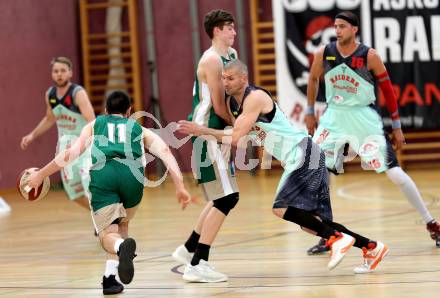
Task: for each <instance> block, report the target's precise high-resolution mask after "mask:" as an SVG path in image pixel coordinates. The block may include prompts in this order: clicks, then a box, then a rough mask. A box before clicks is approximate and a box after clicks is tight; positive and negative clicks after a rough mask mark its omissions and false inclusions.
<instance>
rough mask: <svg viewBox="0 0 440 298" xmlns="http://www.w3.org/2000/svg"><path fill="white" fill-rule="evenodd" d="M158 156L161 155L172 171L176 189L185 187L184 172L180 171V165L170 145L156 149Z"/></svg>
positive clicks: (171, 174) (170, 171)
mask: <svg viewBox="0 0 440 298" xmlns="http://www.w3.org/2000/svg"><path fill="white" fill-rule="evenodd" d="M156 156H157V157H159V158H160V159H161V160H162V161H163V163H164V164H165V166H166V168H167V169H168V171H169V173H170V176H171V179H172V180H173V182H174V185H175V186H176V189H179V188H182V187H184V185H183V176H182V172H181V171H180V168H179V165H178V163H177V161H176V159H175V158H174V156H173V154H172V153H171V151H170V149H169V148H168V146H164V147H163V148H161V149H160V150H158V151H156Z"/></svg>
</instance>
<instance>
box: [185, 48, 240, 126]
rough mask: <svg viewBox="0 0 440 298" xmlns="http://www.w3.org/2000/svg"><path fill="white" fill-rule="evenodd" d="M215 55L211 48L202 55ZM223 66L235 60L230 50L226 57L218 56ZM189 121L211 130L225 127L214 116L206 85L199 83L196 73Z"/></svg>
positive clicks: (222, 122) (220, 120) (232, 51)
mask: <svg viewBox="0 0 440 298" xmlns="http://www.w3.org/2000/svg"><path fill="white" fill-rule="evenodd" d="M211 53H215V51H214V49H213V48H212V47H211V48H209V49H208V50H206V51H205V53H204V54H203V55H206V54H211ZM220 58H221V60H222V62H223V65H225V64H226V63H228V62H229V61H231V60H234V59H237V57H236V55H235V52H234V50H233V49H232V48H229V50H228V57H223V56H220ZM188 120H189V121H194V122H195V123H197V124H200V125H204V126H207V127H211V128H216V129H223V128H224V127H225V123H224V121H223V120H222V119H221V118H220V117H219V116H217V115H216V114H215V112H214V108H213V105H212V101H211V95H210V93H209V88H208V84H206V83H204V82H200V80H199V78H198V76H197V73H196V75H195V81H194V87H193V103H192V111H191V114H190V115H189V116H188Z"/></svg>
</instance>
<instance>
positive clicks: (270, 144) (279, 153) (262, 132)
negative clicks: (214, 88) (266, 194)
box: [229, 86, 308, 170]
mask: <svg viewBox="0 0 440 298" xmlns="http://www.w3.org/2000/svg"><path fill="white" fill-rule="evenodd" d="M254 90H262V91H264V92H266V93H267V94H268V95H269V96H271V94H270V93H269V91H267V90H265V89H263V88H260V87H256V86H248V87H247V88H246V90H245V92H244V95H243V99H242V102H241V105H239V104H238V102H237V101H236V100H235V98H234V97H231V98H230V102H229V105H230V109H231V113H232V115H233V116H234V117H235V118H237V117H238V116H239V115H240V114H241V113H242V111H243V103H244V101H245V100H246V97H247V96H248V95H249V94H250V93H251V92H252V91H254ZM249 135H250V136H251V137H253V138H254V139H255V140H256V141H257V143H258V145H260V146H263V147H264V150H265V151H267V152H268V153H270V154H271V155H272V156H273V157H275V158H276V159H278V160H279V161H281V162H282V163H283V164H284V165H285V168H286V169H287V170H289V169H294V168H295V167H296V166H297V162H298V161H300V160H301V157H302V156H301V154H302V152H301V150H297V146H298V144H299V143H300V142H301V141H302V140H303V139H304V138H307V137H308V134H307V132H306V131H305V130H302V129H298V128H296V127H295V126H293V125H292V124H291V123H290V121H289V120H288V119H287V117H286V115H284V113H283V112H282V111H281V109H280V108H279V107H278V105H277V104H276V103H275V102H274V103H273V109H272V111H271V112H269V113H267V114H264V115H263V114H261V115H259V116H258V119H257V121H256V122H255V125H254V127H253V128H252V130H251V131H250V132H249Z"/></svg>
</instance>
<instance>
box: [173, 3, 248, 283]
mask: <svg viewBox="0 0 440 298" xmlns="http://www.w3.org/2000/svg"><path fill="white" fill-rule="evenodd" d="M204 26H205V31H206V33H207V34H208V36H209V38H210V39H211V41H212V45H211V47H210V48H209V49H208V50H206V51H205V52H204V53H203V55H202V57H201V58H200V61H199V63H198V67H197V73H196V77H195V83H194V90H193V106H192V113H191V115H190V116H189V120H190V121H192V122H194V123H197V124H199V125H204V126H206V127H210V128H216V129H223V128H224V127H225V120H228V119H229V118H228V113H227V111H226V105H225V92H224V88H223V85H222V82H221V74H222V69H223V65H224V64H225V63H226V62H228V61H231V60H233V59H236V58H237V52H236V51H235V50H234V49H233V48H231V46H232V45H233V43H234V38H235V35H236V32H235V29H234V18H233V16H232V15H231V14H230V13H229V12H227V11H224V10H213V11H210V12H209V13H208V14H206V16H205V20H204ZM225 151H227V152H226V153H225ZM222 152H223V153H222ZM192 168H193V172H194V175H195V177H196V178H197V180H198V183H199V184H200V186H201V188H202V190H203V192H204V194H205V197H206V199H207V201H208V202H207V204H206V206H205V208H204V209H203V211H202V212H201V214H200V216H199V218H198V221H197V224H196V226H195V228H194V230H193V232H192V233H191V235H190V237H189V238H188V240H187V241H186V243H185V244H184V245H180V246H179V247H178V248H177V249H176V250H175V251H174V252H173V254H172V256H173V258H174V259H175V260H176V261H178V262H180V263H182V264H191V265H192V266H193V267H194V270H193V271H194V274H193V278H192V280H191V281H197V282H222V281H226V280H227V279H228V277H227V276H226V275H225V274H222V273H220V272H216V271H215V270H214V268H213V267H212V266H210V265H209V264H208V263H207V261H208V258H209V250H210V247H211V244H212V243H213V241H214V239H215V237H216V235H217V233H218V231H219V230H220V227H221V225H222V224H223V222H224V220H225V218H226V216H227V215H228V213H229V212H230V210H231V209H233V208H234V207H235V205H236V204H237V202H238V199H239V193H238V187H237V182H236V179H235V173H234V169H233V165H232V163H230V147H228V148H227V150H221V149H220V145H218V144H217V142H216V141H215V140H210V141H205V140H193V154H192ZM196 275H197V278H196V277H195V276H196Z"/></svg>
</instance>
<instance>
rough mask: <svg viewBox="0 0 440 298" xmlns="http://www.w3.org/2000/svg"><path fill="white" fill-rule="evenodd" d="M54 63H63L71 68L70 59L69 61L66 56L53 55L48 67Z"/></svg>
mask: <svg viewBox="0 0 440 298" xmlns="http://www.w3.org/2000/svg"><path fill="white" fill-rule="evenodd" d="M55 63H63V64H66V65H67V66H68V67H69V69H70V70H72V68H73V64H72V61H70V59H69V58H67V57H62V56H59V57H55V58H53V59H52V60H51V61H50V68H52V67H53V65H54V64H55Z"/></svg>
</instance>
